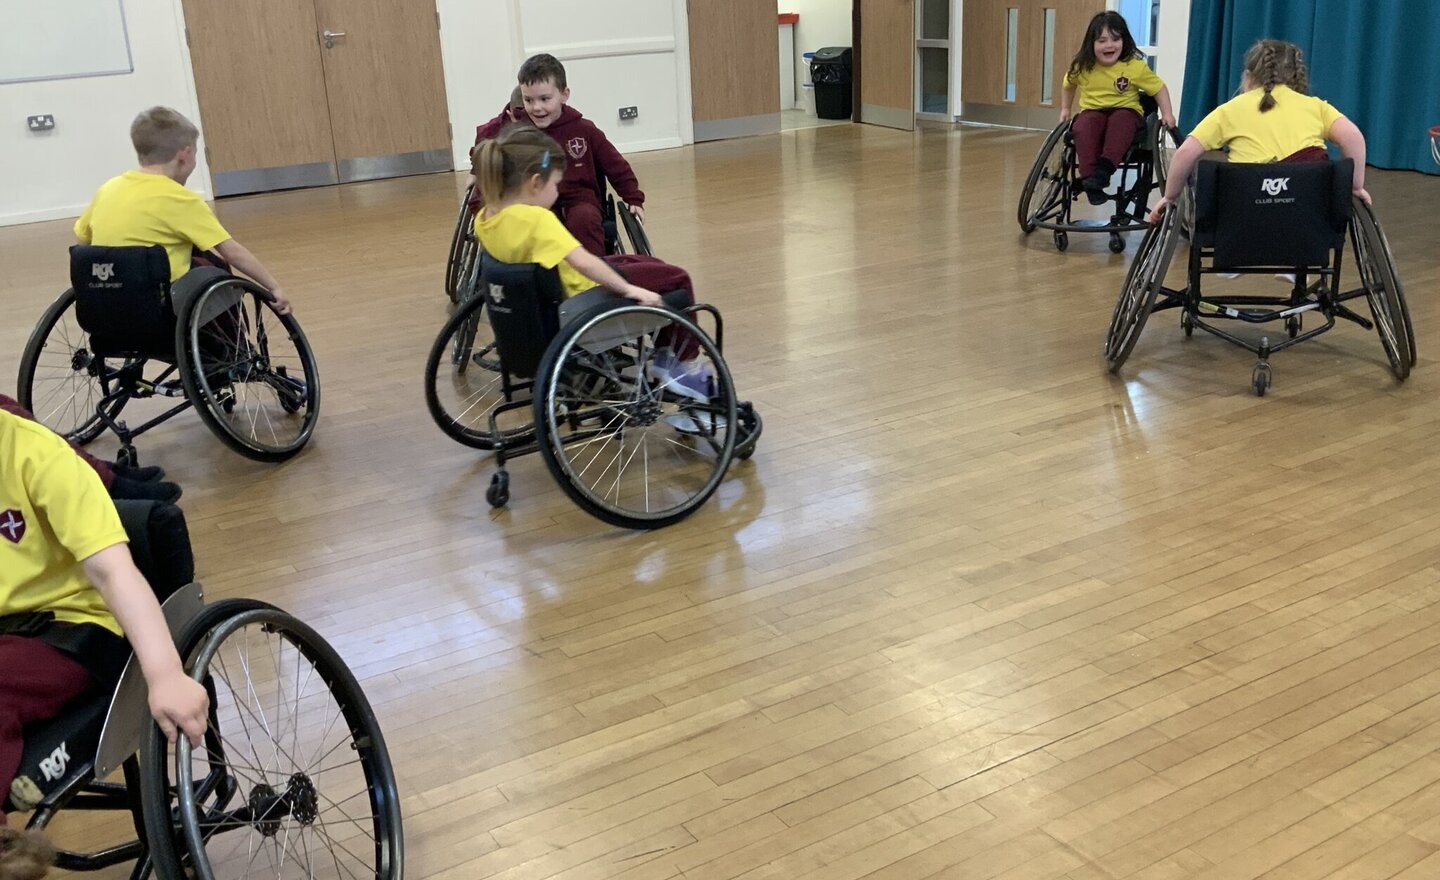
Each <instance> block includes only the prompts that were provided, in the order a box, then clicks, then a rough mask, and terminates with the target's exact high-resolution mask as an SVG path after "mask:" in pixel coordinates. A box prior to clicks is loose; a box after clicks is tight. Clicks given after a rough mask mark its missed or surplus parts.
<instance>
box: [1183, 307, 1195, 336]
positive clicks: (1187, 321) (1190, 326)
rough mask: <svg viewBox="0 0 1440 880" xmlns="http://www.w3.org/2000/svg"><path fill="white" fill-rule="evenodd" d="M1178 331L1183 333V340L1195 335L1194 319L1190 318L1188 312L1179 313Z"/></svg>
mask: <svg viewBox="0 0 1440 880" xmlns="http://www.w3.org/2000/svg"><path fill="white" fill-rule="evenodd" d="M1180 329H1181V330H1184V331H1185V338H1186V339H1189V338H1190V337H1191V336H1193V335H1194V333H1195V319H1194V318H1192V317H1190V313H1189V312H1181V313H1180Z"/></svg>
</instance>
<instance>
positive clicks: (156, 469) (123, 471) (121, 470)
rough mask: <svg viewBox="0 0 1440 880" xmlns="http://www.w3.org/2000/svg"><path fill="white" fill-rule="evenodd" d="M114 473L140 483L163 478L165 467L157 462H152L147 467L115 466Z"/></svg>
mask: <svg viewBox="0 0 1440 880" xmlns="http://www.w3.org/2000/svg"><path fill="white" fill-rule="evenodd" d="M115 475H116V476H120V477H124V478H125V479H127V480H135V481H137V482H140V483H153V482H155V481H156V480H163V479H165V469H164V468H162V467H160V465H158V464H152V465H150V466H148V467H117V468H115Z"/></svg>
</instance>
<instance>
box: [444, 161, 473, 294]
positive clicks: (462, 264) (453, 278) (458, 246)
mask: <svg viewBox="0 0 1440 880" xmlns="http://www.w3.org/2000/svg"><path fill="white" fill-rule="evenodd" d="M474 193H475V185H474V184H473V183H472V184H470V185H469V186H467V187H465V194H464V195H463V196H461V197H460V213H459V215H458V216H457V217H456V218H455V231H454V232H452V233H451V234H450V253H449V255H448V256H447V257H446V260H445V294H446V295H447V296H449V297H450V301H451V302H458V301H459V298H460V287H461V285H462V284H463V283H464V281H465V275H466V271H465V270H466V268H467V267H468V266H469V264H470V262H471V260H472V259H473V257H474V252H475V240H474V237H473V236H471V234H470V223H471V219H472V215H471V213H470V199H471V197H472V196H473V195H474Z"/></svg>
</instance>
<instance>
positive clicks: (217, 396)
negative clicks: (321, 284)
mask: <svg viewBox="0 0 1440 880" xmlns="http://www.w3.org/2000/svg"><path fill="white" fill-rule="evenodd" d="M269 301H270V294H269V293H268V292H267V291H266V290H265V289H264V288H262V287H260V286H259V285H257V284H255V283H253V282H250V281H247V280H245V279H243V278H227V279H225V280H223V281H219V282H217V283H214V284H211V285H210V286H209V287H207V288H205V289H204V290H202V291H201V292H200V293H199V294H198V295H197V296H195V297H194V298H193V299H191V300H189V301H188V302H187V303H186V304H185V305H184V306H183V312H184V313H183V314H181V315H180V316H179V320H178V321H177V322H176V331H175V333H176V349H177V350H178V351H179V353H180V358H181V363H180V377H181V379H182V380H183V381H184V383H185V392H186V395H187V396H188V397H189V398H190V401H191V403H193V404H194V405H195V409H196V410H197V411H198V412H199V414H200V418H201V420H202V421H204V422H205V424H206V425H207V426H208V427H209V428H210V429H211V431H212V432H214V434H215V435H216V436H217V437H219V438H220V440H221V441H222V442H223V443H225V445H227V446H229V447H230V448H231V449H233V450H235V451H236V452H239V453H240V454H241V455H244V456H245V457H247V458H252V459H255V460H257V461H283V460H285V459H287V458H290V457H291V456H293V455H295V454H296V453H297V452H299V451H300V450H301V449H302V448H304V446H305V444H306V443H308V442H309V441H310V437H311V436H312V435H313V434H314V432H315V423H316V420H317V419H318V418H319V415H320V382H319V373H318V370H317V369H316V366H315V355H314V352H313V351H312V350H311V348H310V342H309V340H308V339H307V338H306V337H305V333H304V331H302V330H301V329H300V325H299V324H298V323H297V322H296V321H295V318H294V316H293V315H277V314H276V313H275V312H273V311H271V309H270V307H269V305H268V302H269Z"/></svg>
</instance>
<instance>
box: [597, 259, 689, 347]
mask: <svg viewBox="0 0 1440 880" xmlns="http://www.w3.org/2000/svg"><path fill="white" fill-rule="evenodd" d="M605 262H606V263H609V264H610V267H611V268H613V269H614V270H615V271H616V272H619V273H620V276H621V277H622V278H624V279H625V280H626V281H629V282H630V283H631V284H636V285H639V286H640V287H643V288H645V289H646V290H653V291H655V292H656V293H658V294H661V295H663V296H664V298H665V305H667V306H669V307H670V308H672V309H674V310H676V311H682V310H683V309H685V308H686V307H688V306H692V305H694V304H695V286H694V283H693V282H692V281H691V280H690V273H689V272H686V271H685V270H684V269H681V268H680V267H679V266H672V265H670V264H669V263H667V262H665V261H664V260H661V259H658V258H656V257H646V256H642V255H640V254H616V255H615V256H611V257H606V258H605ZM656 342H657V343H658V344H660V345H668V346H669V347H670V350H671V351H673V352H675V356H676V357H678V358H679V359H680V360H682V361H688V360H690V359H691V358H693V357H695V355H697V354H699V352H700V343H699V342H697V341H696V340H695V337H693V336H691V335H690V334H689V333H688V332H684V333H671V332H670V331H669V330H668V329H667V330H665V331H663V332H662V333H661V338H660V339H658V340H656Z"/></svg>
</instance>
